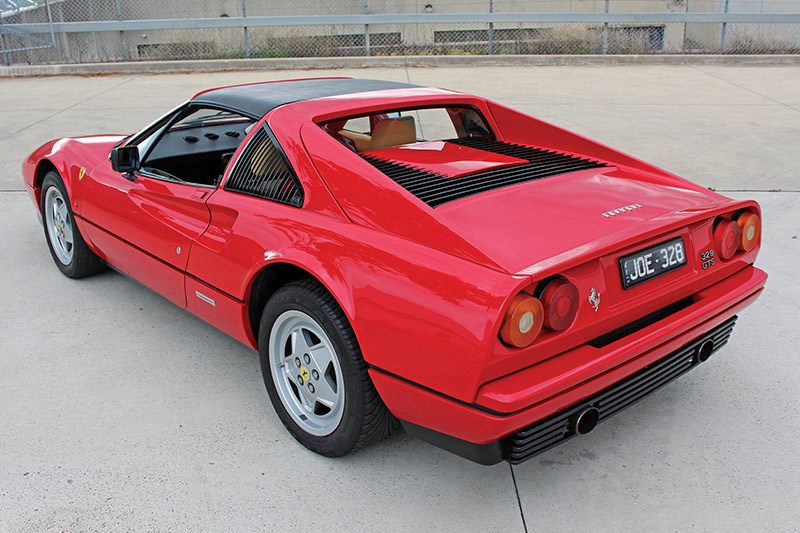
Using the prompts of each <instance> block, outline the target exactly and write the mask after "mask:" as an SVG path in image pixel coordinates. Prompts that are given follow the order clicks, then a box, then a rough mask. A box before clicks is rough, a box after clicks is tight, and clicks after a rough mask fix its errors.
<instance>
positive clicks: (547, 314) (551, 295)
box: [539, 278, 580, 331]
mask: <svg viewBox="0 0 800 533" xmlns="http://www.w3.org/2000/svg"><path fill="white" fill-rule="evenodd" d="M539 298H540V299H541V300H542V306H543V307H544V326H545V327H546V328H549V329H552V330H553V331H564V330H565V329H567V328H568V327H570V326H571V325H572V323H573V322H574V321H575V316H576V315H577V314H578V304H579V300H580V297H579V296H578V288H577V287H576V286H575V285H573V284H572V283H570V282H569V281H567V280H565V279H564V278H556V279H554V280H552V281H550V283H548V284H547V286H546V287H545V288H544V290H543V291H542V294H541V295H540V296H539Z"/></svg>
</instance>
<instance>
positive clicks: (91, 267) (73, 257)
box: [39, 171, 106, 279]
mask: <svg viewBox="0 0 800 533" xmlns="http://www.w3.org/2000/svg"><path fill="white" fill-rule="evenodd" d="M51 189H53V193H52V194H56V192H57V195H58V197H59V198H60V199H61V200H62V201H63V204H64V207H65V208H66V213H67V214H66V217H65V222H66V223H67V224H69V226H70V228H71V229H72V243H71V248H70V253H69V254H66V253H64V252H63V250H64V247H63V246H62V245H60V244H54V243H53V241H52V237H51V235H50V228H49V225H48V213H47V212H46V209H48V206H47V205H46V203H47V198H48V194H49V193H50V190H51ZM39 202H40V206H41V208H42V226H43V227H44V238H45V240H46V241H47V247H48V248H49V249H50V255H51V256H52V257H53V261H54V262H55V264H56V266H57V267H58V269H59V270H60V271H61V273H62V274H64V275H65V276H67V277H68V278H72V279H78V278H85V277H86V276H91V275H94V274H97V273H99V272H102V271H103V270H105V269H106V265H105V263H103V261H101V260H100V258H99V257H97V256H96V255H95V254H94V252H92V251H91V250H90V249H89V247H88V246H87V245H86V241H84V240H83V236H82V235H81V232H80V230H78V226H77V225H76V224H75V215H74V214H73V212H72V205H70V200H69V195H68V194H67V189H66V187H64V182H63V181H62V180H61V176H59V175H58V173H57V172H55V171H50V172H48V173H47V174H45V176H44V180H43V181H42V195H41V197H40V198H39ZM56 246H59V248H60V249H61V250H62V252H61V256H60V255H59V252H58V251H56Z"/></svg>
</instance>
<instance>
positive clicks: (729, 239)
mask: <svg viewBox="0 0 800 533" xmlns="http://www.w3.org/2000/svg"><path fill="white" fill-rule="evenodd" d="M741 236H742V230H741V228H740V227H739V224H737V223H736V222H734V221H733V220H729V219H727V218H726V219H722V220H720V221H719V222H718V223H717V227H716V228H714V247H715V248H716V249H717V253H718V254H719V256H720V257H721V258H722V259H723V260H725V261H727V260H728V259H730V258H731V257H733V256H734V254H735V253H736V250H737V249H738V248H739V242H740V240H741Z"/></svg>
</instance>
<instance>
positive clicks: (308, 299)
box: [259, 280, 399, 457]
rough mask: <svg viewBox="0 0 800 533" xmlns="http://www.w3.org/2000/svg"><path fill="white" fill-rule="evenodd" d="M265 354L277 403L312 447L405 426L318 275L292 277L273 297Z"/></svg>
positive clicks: (263, 339) (339, 445)
mask: <svg viewBox="0 0 800 533" xmlns="http://www.w3.org/2000/svg"><path fill="white" fill-rule="evenodd" d="M259 354H260V358H261V370H262V373H263V376H264V383H265V385H266V387H267V391H268V393H269V397H270V400H271V401H272V405H273V406H274V407H275V410H276V412H277V413H278V416H279V417H280V419H281V421H282V422H283V424H284V426H286V428H287V429H288V430H289V432H291V433H292V435H293V436H294V437H295V438H296V439H297V440H298V441H299V442H300V443H301V444H303V445H304V446H305V447H306V448H308V449H310V450H312V451H314V452H317V453H319V454H321V455H326V456H329V457H337V456H342V455H345V454H347V453H350V452H352V451H355V450H357V449H359V448H362V447H364V446H367V445H369V444H372V443H375V442H378V441H380V440H383V439H384V438H386V437H388V436H389V435H391V434H392V433H394V432H395V431H397V429H398V428H399V423H398V422H397V419H395V418H394V417H393V416H392V415H391V413H389V411H388V409H387V408H386V406H385V405H384V404H383V402H382V401H381V399H380V397H379V396H378V393H377V391H376V390H375V387H374V385H373V384H372V381H371V380H370V378H369V375H368V373H367V365H366V363H365V362H364V359H363V358H362V357H361V350H360V349H359V346H358V342H357V341H356V338H355V334H354V333H353V330H352V328H351V327H350V324H349V322H348V321H347V318H346V317H345V315H344V313H343V312H342V310H341V308H340V307H339V306H338V304H337V303H336V301H335V300H334V299H333V297H332V296H331V295H330V294H329V293H328V292H327V291H326V290H325V288H324V287H322V285H320V284H319V283H317V282H316V281H313V280H302V281H297V282H293V283H290V284H288V285H286V286H284V287H282V288H280V289H278V291H276V292H275V294H274V295H273V296H272V298H270V300H269V302H268V303H267V305H266V307H265V308H264V312H263V314H262V316H261V324H260V329H259Z"/></svg>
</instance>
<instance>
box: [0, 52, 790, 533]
mask: <svg viewBox="0 0 800 533" xmlns="http://www.w3.org/2000/svg"><path fill="white" fill-rule="evenodd" d="M324 74H325V72H321V71H318V70H315V71H313V72H309V73H303V72H297V71H292V72H276V71H270V72H240V73H236V72H227V73H212V74H202V75H200V74H198V75H189V74H169V75H158V76H149V75H145V76H141V75H128V76H125V75H123V76H109V77H86V78H81V77H53V78H14V79H0V89H1V90H2V92H1V93H0V94H2V95H3V98H2V100H0V191H2V192H0V217H2V218H0V220H1V221H2V224H3V227H4V230H5V232H4V234H5V235H6V240H5V243H4V246H3V253H2V255H0V276H2V281H3V283H2V287H3V293H2V294H3V304H4V305H2V306H0V324H2V337H1V338H2V339H3V341H2V345H0V532H3V533H5V531H9V532H16V531H46V530H59V531H60V530H103V529H105V530H112V531H118V530H190V529H191V530H213V531H244V530H293V531H294V530H297V531H313V530H319V531H336V530H343V529H348V530H357V531H363V530H378V529H380V530H388V531H400V530H404V531H405V530H412V529H416V530H443V531H523V530H524V528H525V526H527V529H528V530H529V531H539V530H541V531H552V530H600V531H603V530H620V529H625V530H641V529H644V528H647V529H648V530H685V529H699V530H720V531H731V530H789V529H792V528H794V527H796V524H797V523H800V513H798V511H797V509H796V507H797V506H796V502H797V501H798V500H800V481H799V480H800V463H798V461H797V458H798V457H800V443H799V441H798V438H797V435H800V414H798V413H800V409H798V407H800V405H798V404H800V401H798V394H797V383H798V382H800V362H798V358H797V346H798V345H800V329H798V328H797V327H796V316H797V311H798V302H800V287H798V285H797V284H796V283H795V280H796V279H797V275H796V273H795V270H794V265H795V264H796V263H797V258H798V257H800V239H799V238H798V234H800V178H799V177H798V171H797V169H798V163H800V160H799V158H798V155H797V153H798V152H797V149H796V147H797V146H800V69H798V68H796V67H732V66H715V65H703V66H619V67H610V66H605V67H591V66H589V67H528V68H524V67H481V68H472V69H465V68H437V69H427V68H410V69H368V70H365V69H357V70H337V71H332V72H331V74H335V75H356V76H360V77H372V78H383V79H390V80H398V81H411V82H412V83H418V84H431V85H438V86H445V87H449V88H453V89H458V90H462V91H466V92H474V93H477V94H481V95H485V96H489V97H491V98H494V99H496V100H498V101H500V102H503V103H506V104H509V105H512V106H514V107H518V108H520V109H523V110H525V111H527V112H530V113H533V114H536V115H538V116H540V117H542V118H545V119H546V120H550V121H552V122H555V123H557V124H560V125H563V126H565V127H567V128H570V129H573V130H575V131H578V132H580V133H583V134H586V135H588V136H590V137H593V138H596V139H598V140H600V141H603V142H605V143H607V144H610V145H612V146H615V147H618V148H621V149H623V150H625V151H628V152H630V153H632V154H634V155H636V156H639V157H641V158H643V159H646V160H648V161H651V162H653V163H656V164H658V165H661V166H663V167H665V168H667V169H669V170H671V171H674V172H676V173H678V174H680V175H683V176H685V177H687V178H689V179H693V180H695V181H697V182H699V183H702V184H703V185H706V186H710V187H715V188H717V189H720V190H726V191H746V192H730V193H726V194H729V195H731V196H734V197H737V198H747V197H750V198H756V199H757V200H759V201H760V202H761V203H762V206H763V208H764V215H765V216H764V219H765V220H764V222H765V238H764V242H765V245H764V248H763V251H762V254H761V256H760V258H759V261H758V264H759V265H760V266H761V267H762V268H764V269H766V270H767V272H769V273H770V276H771V277H770V281H769V282H768V286H767V291H766V292H765V294H764V295H763V296H762V298H761V299H760V300H759V301H758V302H757V303H756V304H755V305H754V306H752V307H751V308H749V309H748V310H746V311H745V312H744V313H742V315H741V318H740V321H739V324H738V326H737V328H736V330H735V331H734V335H733V339H732V341H731V343H730V344H729V345H728V346H726V347H725V348H724V349H723V350H722V351H720V352H719V353H718V354H717V355H715V356H714V357H713V358H712V359H711V360H710V361H709V363H708V364H706V365H703V366H702V367H700V368H698V369H696V370H694V371H693V372H692V373H690V374H689V375H687V376H684V377H683V378H681V379H680V380H678V381H676V382H675V383H672V384H671V385H669V386H668V387H666V388H665V389H662V390H661V391H659V392H658V393H656V394H655V395H653V396H651V397H650V398H647V399H645V400H644V401H643V402H641V403H640V404H638V405H636V406H634V407H632V408H631V409H629V410H628V411H626V412H625V413H624V414H622V415H620V416H618V417H615V418H614V419H611V420H609V421H607V422H605V423H604V424H602V425H600V426H599V427H598V428H597V429H596V430H595V431H594V432H593V433H592V434H591V435H588V436H586V437H583V438H579V439H574V440H572V441H570V442H569V443H567V444H565V445H563V446H561V447H558V448H556V449H554V450H551V451H550V452H547V453H545V454H544V455H542V456H540V457H538V458H536V459H534V460H532V461H529V462H528V463H525V464H523V465H521V466H518V467H514V468H513V469H511V468H510V467H509V466H508V465H506V464H502V465H498V466H496V467H491V468H486V467H480V466H477V465H473V464H471V463H469V462H467V461H464V460H461V459H459V458H457V457H454V456H451V455H449V454H447V453H445V452H442V451H439V450H437V449H436V448H433V447H430V446H428V445H426V444H423V443H421V442H418V441H416V440H413V439H411V438H409V437H407V436H405V435H401V436H399V437H397V438H394V439H391V440H390V441H388V442H386V443H383V444H381V445H380V446H376V447H373V448H370V449H367V450H364V451H362V452H359V453H357V454H355V455H353V456H350V457H347V458H343V459H337V460H329V459H324V458H321V457H318V456H316V455H314V454H311V453H310V452H307V451H306V450H305V449H304V448H302V447H301V446H300V445H298V444H297V443H295V441H294V440H293V439H292V438H291V437H290V436H289V434H288V433H287V432H286V431H285V430H284V429H283V427H282V425H281V424H280V422H279V420H278V418H277V417H276V416H275V415H274V413H273V412H272V408H271V406H270V405H269V402H268V399H267V396H266V392H265V391H264V387H263V383H262V381H261V376H260V372H259V368H258V362H257V356H256V354H255V353H254V352H252V351H251V350H249V349H247V348H245V347H243V346H241V345H239V344H237V343H236V342H235V341H233V340H231V339H230V338H228V337H226V336H225V335H224V334H222V333H220V332H218V331H217V330H215V329H214V328H212V327H210V326H208V325H206V324H205V323H204V322H202V321H201V320H199V319H197V318H194V317H193V316H192V315H190V314H188V313H186V312H184V311H182V310H180V309H178V308H176V307H175V306H173V305H172V304H170V303H168V302H167V301H165V300H164V299H162V298H160V297H159V296H157V295H155V294H154V293H152V292H151V291H149V290H147V289H145V288H143V287H142V286H140V285H138V284H136V283H135V282H132V281H130V280H128V279H126V278H124V277H122V276H120V275H118V274H115V273H111V272H109V273H106V274H103V275H100V276H97V277H95V278H91V279H87V280H83V281H79V282H75V281H71V280H68V279H66V278H64V277H63V276H61V275H60V273H59V272H58V271H57V269H56V268H55V266H54V265H53V264H52V261H51V259H50V257H49V254H48V253H47V249H46V246H45V244H44V239H43V236H42V231H41V228H40V226H39V225H38V223H37V221H36V217H35V215H34V211H33V207H32V205H31V204H30V201H29V199H28V198H27V195H26V194H25V193H23V192H19V191H21V190H22V188H23V185H22V183H21V181H20V175H19V166H20V164H21V161H22V158H23V157H24V156H25V155H27V154H28V153H29V152H30V151H31V150H32V149H33V148H35V147H36V146H38V145H39V144H40V143H42V142H44V141H46V140H48V139H50V138H53V137H57V136H65V135H80V134H90V133H101V132H129V131H132V130H135V129H138V128H139V127H141V126H143V125H144V124H145V123H146V122H149V121H150V120H151V119H153V118H155V117H156V116H157V115H159V114H161V113H163V112H165V111H167V110H168V109H170V108H171V107H173V106H174V105H176V104H178V103H179V102H180V101H181V100H183V99H186V98H188V97H189V96H191V94H192V93H193V92H195V91H197V90H200V89H203V88H207V87H210V86H215V85H221V84H226V83H235V82H245V81H250V80H256V79H275V78H281V77H300V76H303V75H313V76H319V75H324ZM776 190H777V191H781V192H769V191H776ZM790 191H792V192H790ZM523 520H524V523H523Z"/></svg>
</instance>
